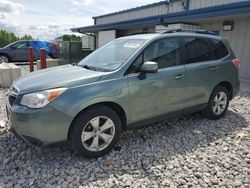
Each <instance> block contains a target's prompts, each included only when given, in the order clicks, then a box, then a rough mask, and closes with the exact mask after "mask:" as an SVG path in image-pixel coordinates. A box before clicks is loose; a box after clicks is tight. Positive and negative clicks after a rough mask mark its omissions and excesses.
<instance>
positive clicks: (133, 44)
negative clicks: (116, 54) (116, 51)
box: [123, 43, 140, 48]
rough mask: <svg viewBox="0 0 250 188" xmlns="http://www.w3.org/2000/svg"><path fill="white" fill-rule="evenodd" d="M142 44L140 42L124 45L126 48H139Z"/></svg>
mask: <svg viewBox="0 0 250 188" xmlns="http://www.w3.org/2000/svg"><path fill="white" fill-rule="evenodd" d="M139 46H140V44H138V43H126V44H124V45H123V47H124V48H138V47H139Z"/></svg>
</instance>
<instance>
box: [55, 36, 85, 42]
mask: <svg viewBox="0 0 250 188" xmlns="http://www.w3.org/2000/svg"><path fill="white" fill-rule="evenodd" d="M56 40H59V41H77V42H81V41H82V40H81V37H80V36H76V35H62V36H60V37H58V38H56Z"/></svg>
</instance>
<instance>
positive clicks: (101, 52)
mask: <svg viewBox="0 0 250 188" xmlns="http://www.w3.org/2000/svg"><path fill="white" fill-rule="evenodd" d="M145 41H146V40H144V39H122V38H121V39H116V40H113V41H111V42H109V43H108V44H106V45H104V46H103V47H101V48H99V49H98V50H96V51H94V52H93V53H91V54H90V55H88V56H87V57H86V58H84V59H83V60H82V61H80V63H79V64H78V65H79V66H83V67H85V68H89V69H93V70H100V71H112V70H115V69H117V68H119V67H120V66H121V65H122V64H123V63H124V62H126V61H127V60H128V59H129V58H130V57H131V55H133V53H134V52H135V51H136V50H137V49H139V48H140V47H141V46H142V45H143V44H144V42H145Z"/></svg>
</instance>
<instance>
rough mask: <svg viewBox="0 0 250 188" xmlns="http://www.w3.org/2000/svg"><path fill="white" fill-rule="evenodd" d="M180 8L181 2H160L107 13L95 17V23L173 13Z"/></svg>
mask: <svg viewBox="0 0 250 188" xmlns="http://www.w3.org/2000/svg"><path fill="white" fill-rule="evenodd" d="M182 10H183V7H182V3H181V2H173V3H171V4H170V6H168V5H167V4H162V5H158V6H155V7H148V8H142V9H136V10H132V11H129V12H121V13H118V14H115V15H110V16H109V15H107V16H105V17H100V18H96V25H99V24H106V23H113V22H119V21H127V20H132V19H136V18H143V17H148V16H156V15H160V14H167V13H173V12H178V11H182Z"/></svg>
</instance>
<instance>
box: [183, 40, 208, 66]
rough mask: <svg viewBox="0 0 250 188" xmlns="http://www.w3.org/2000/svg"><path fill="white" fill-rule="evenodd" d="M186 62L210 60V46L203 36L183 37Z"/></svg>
mask: <svg viewBox="0 0 250 188" xmlns="http://www.w3.org/2000/svg"><path fill="white" fill-rule="evenodd" d="M184 47H185V54H186V64H189V63H198V62H204V61H210V60H211V59H212V57H211V52H210V48H209V45H208V42H207V39H205V38H196V37H185V38H184Z"/></svg>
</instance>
